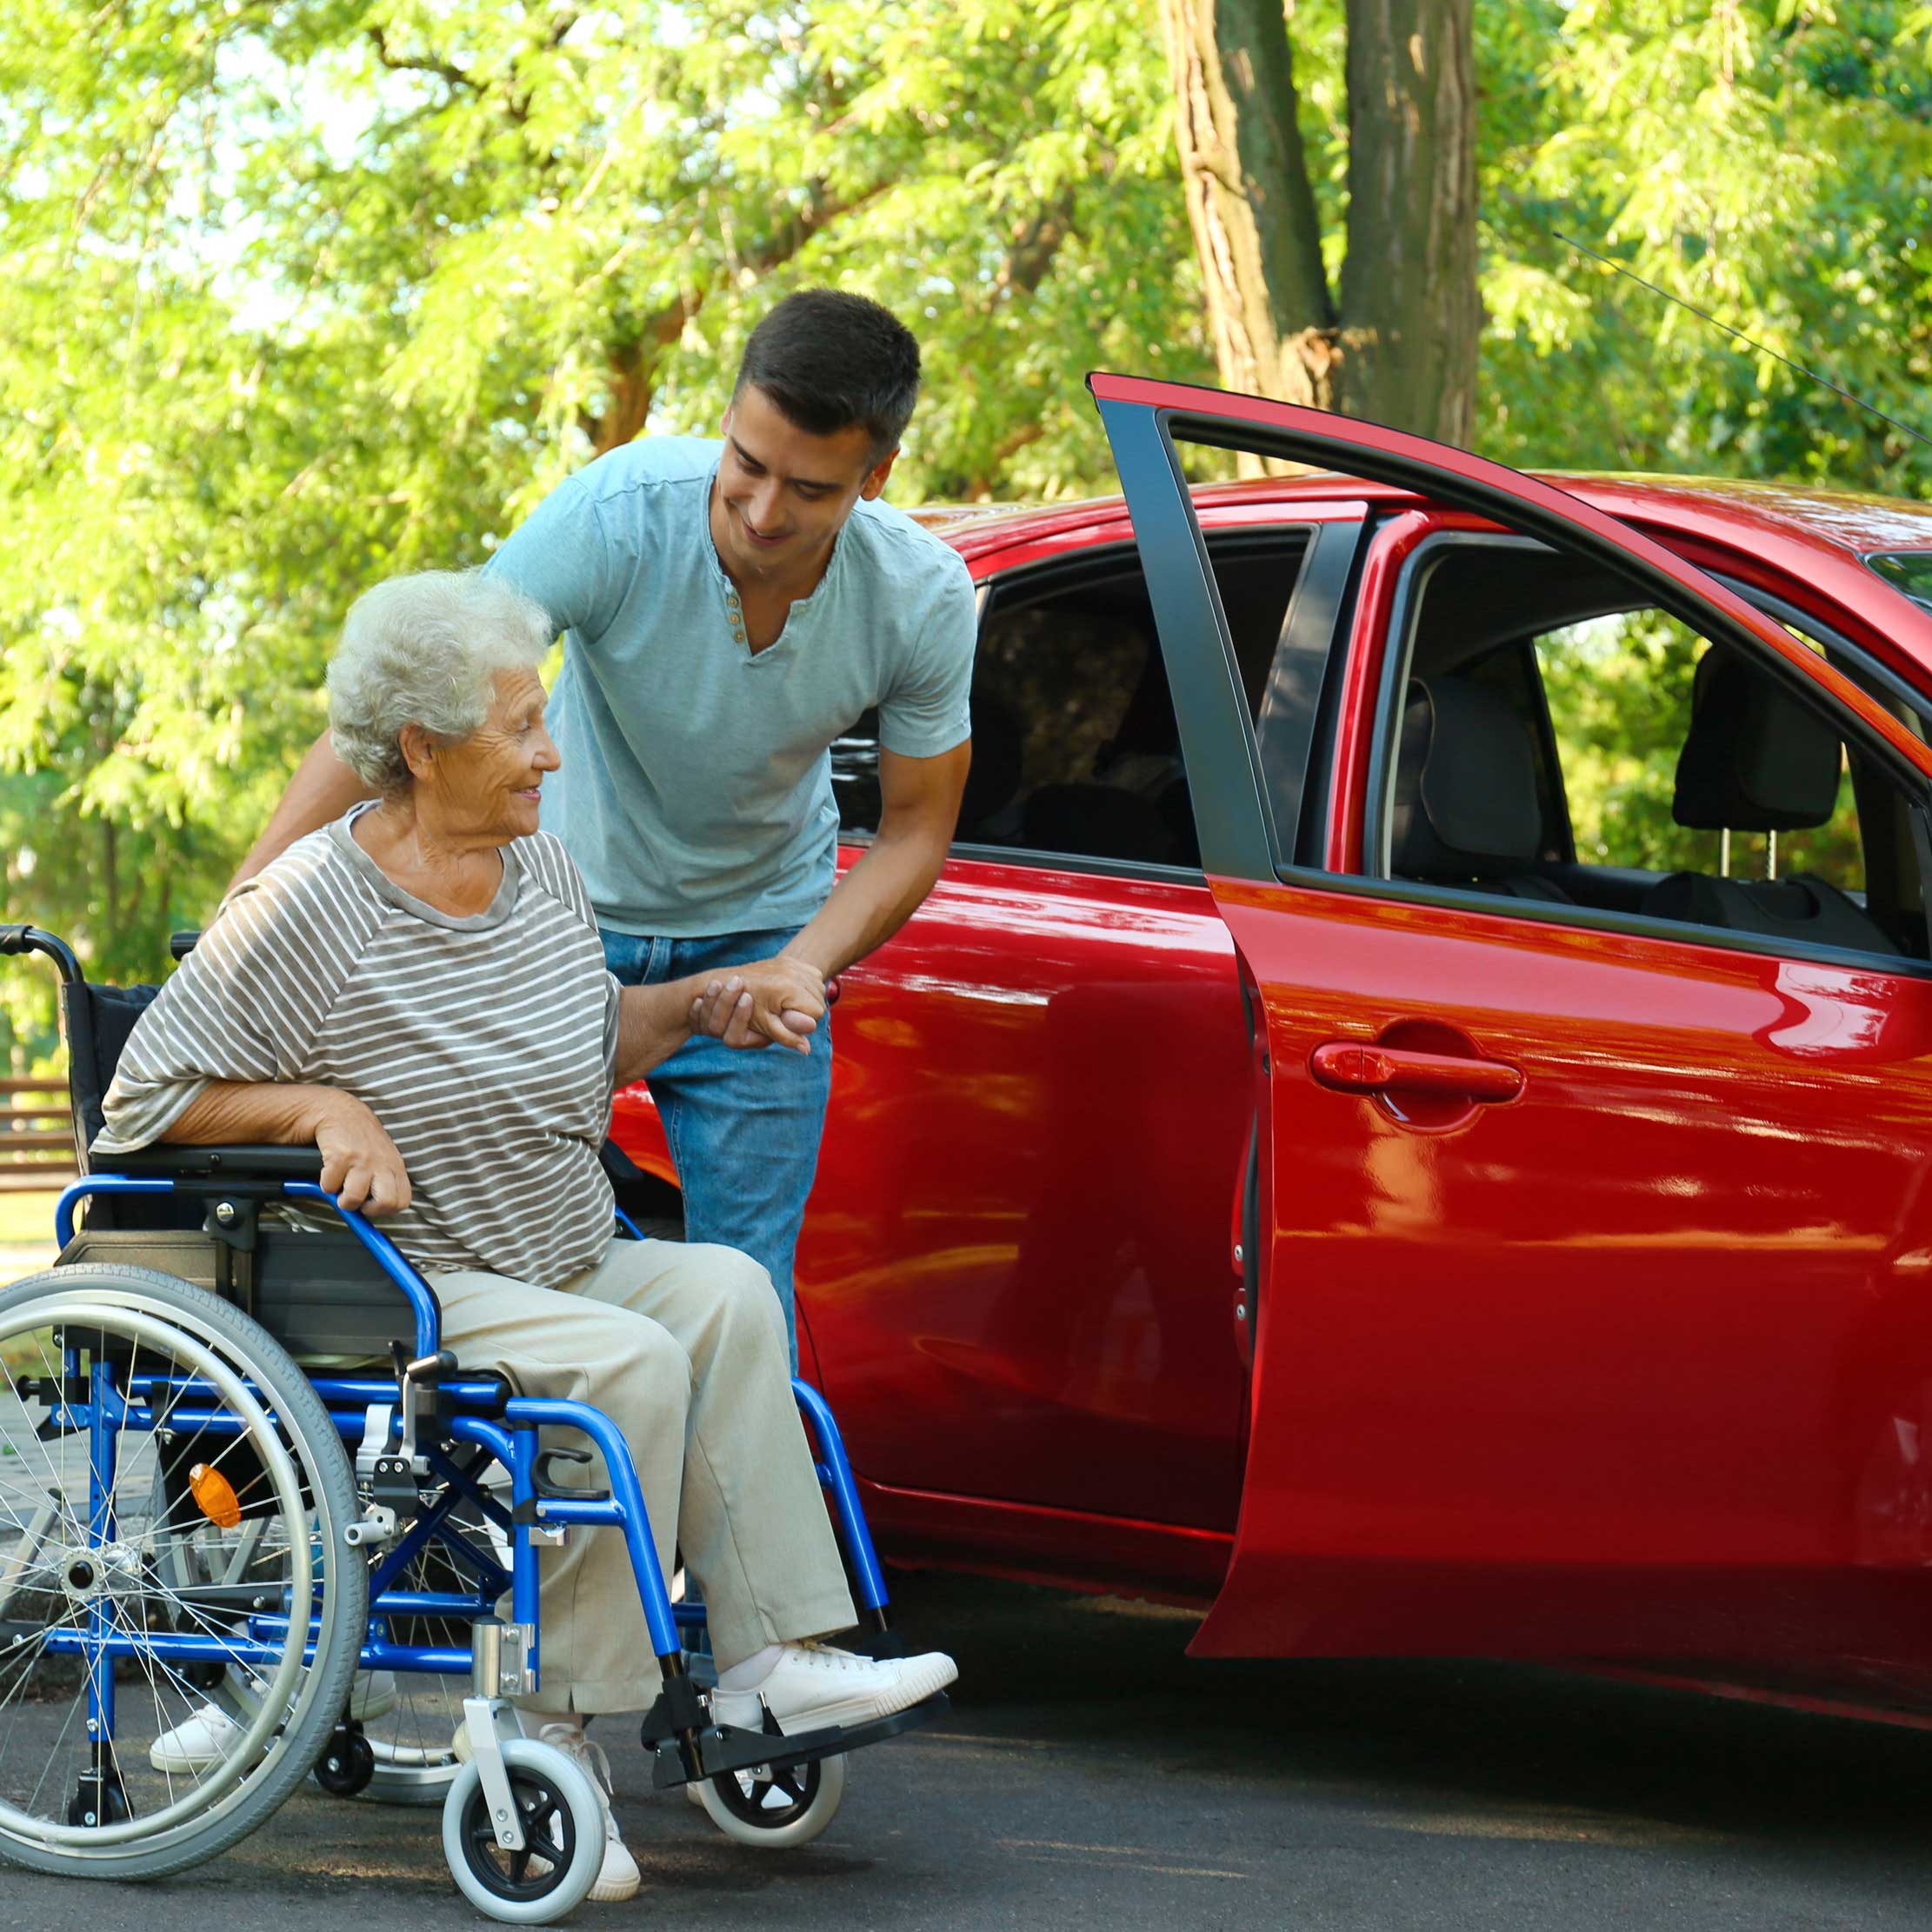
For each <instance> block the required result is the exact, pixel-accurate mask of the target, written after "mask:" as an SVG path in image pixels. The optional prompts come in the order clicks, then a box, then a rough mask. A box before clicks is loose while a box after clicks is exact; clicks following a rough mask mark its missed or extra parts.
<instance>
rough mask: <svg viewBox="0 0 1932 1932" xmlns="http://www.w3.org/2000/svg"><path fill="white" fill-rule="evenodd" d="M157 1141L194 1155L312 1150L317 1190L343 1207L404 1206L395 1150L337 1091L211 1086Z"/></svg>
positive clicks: (392, 1210) (355, 1103)
mask: <svg viewBox="0 0 1932 1932" xmlns="http://www.w3.org/2000/svg"><path fill="white" fill-rule="evenodd" d="M161 1137H162V1139H163V1140H164V1141H172V1142H175V1143H188V1144H190V1145H194V1146H201V1147H209V1146H235V1145H244V1146H245V1145H247V1144H250V1143H255V1144H257V1145H262V1144H266V1145H269V1146H274V1147H310V1146H313V1147H315V1148H316V1149H319V1150H320V1152H321V1154H322V1184H323V1188H324V1189H327V1191H328V1192H329V1193H330V1194H332V1195H334V1196H336V1198H337V1199H338V1200H339V1201H340V1202H341V1203H342V1204H343V1207H345V1208H356V1209H361V1210H362V1211H363V1213H365V1214H370V1215H385V1214H400V1213H401V1212H402V1211H403V1209H404V1208H406V1207H408V1206H409V1204H410V1177H409V1176H408V1174H407V1173H405V1172H404V1171H403V1156H401V1155H400V1154H399V1153H397V1152H396V1143H395V1142H394V1141H392V1140H391V1139H390V1137H389V1134H388V1132H387V1130H386V1129H384V1128H383V1123H382V1122H380V1121H379V1120H377V1119H376V1116H375V1115H374V1114H372V1113H371V1112H370V1109H368V1107H367V1106H365V1105H364V1104H363V1102H361V1101H359V1100H357V1099H356V1096H355V1095H353V1094H350V1093H344V1092H343V1089H341V1088H340V1087H319V1086H304V1085H297V1084H296V1083H293V1082H289V1083H284V1082H282V1081H247V1082H242V1081H232V1080H217V1081H215V1082H214V1083H212V1084H210V1085H209V1086H207V1087H204V1088H203V1089H202V1091H201V1092H200V1093H199V1094H197V1096H195V1098H194V1100H193V1101H192V1102H191V1103H190V1105H189V1106H188V1107H187V1109H185V1110H184V1111H183V1113H182V1114H181V1115H179V1116H177V1119H176V1120H175V1122H174V1123H173V1124H172V1125H171V1126H170V1127H169V1128H168V1129H167V1130H166V1132H164V1133H163V1135H162V1136H161Z"/></svg>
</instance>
